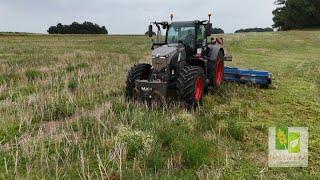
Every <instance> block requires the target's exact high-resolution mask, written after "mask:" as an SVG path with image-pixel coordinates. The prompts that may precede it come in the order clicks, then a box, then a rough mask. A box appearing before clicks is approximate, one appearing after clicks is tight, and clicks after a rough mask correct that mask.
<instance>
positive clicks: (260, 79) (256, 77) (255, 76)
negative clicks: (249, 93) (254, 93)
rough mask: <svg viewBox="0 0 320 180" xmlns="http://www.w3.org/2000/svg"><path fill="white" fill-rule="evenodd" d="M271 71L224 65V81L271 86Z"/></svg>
mask: <svg viewBox="0 0 320 180" xmlns="http://www.w3.org/2000/svg"><path fill="white" fill-rule="evenodd" d="M271 75H272V74H271V73H270V72H268V71H258V70H253V69H240V68H236V67H228V66H225V67H224V77H223V79H224V81H227V82H236V83H241V84H252V85H257V86H260V87H265V88H267V87H269V85H270V84H271Z"/></svg>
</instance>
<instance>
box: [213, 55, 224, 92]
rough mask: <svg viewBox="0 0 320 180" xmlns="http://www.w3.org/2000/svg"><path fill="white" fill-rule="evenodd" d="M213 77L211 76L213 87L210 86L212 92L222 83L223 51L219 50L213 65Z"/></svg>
mask: <svg viewBox="0 0 320 180" xmlns="http://www.w3.org/2000/svg"><path fill="white" fill-rule="evenodd" d="M213 74H214V78H213V83H212V85H213V87H211V90H212V92H213V93H214V92H216V91H217V90H218V89H219V88H220V87H221V85H222V83H223V76H224V61H223V52H222V51H220V52H219V54H218V56H217V59H216V62H215V65H214V71H213Z"/></svg>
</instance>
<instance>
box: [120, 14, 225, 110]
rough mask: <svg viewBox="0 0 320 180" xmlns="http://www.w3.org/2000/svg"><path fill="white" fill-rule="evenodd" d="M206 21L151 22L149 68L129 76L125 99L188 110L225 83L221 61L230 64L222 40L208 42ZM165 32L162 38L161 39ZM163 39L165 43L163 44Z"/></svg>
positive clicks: (134, 70) (137, 67) (134, 69)
mask: <svg viewBox="0 0 320 180" xmlns="http://www.w3.org/2000/svg"><path fill="white" fill-rule="evenodd" d="M208 16H209V18H208V20H203V21H200V20H195V21H181V22H173V21H172V18H173V16H172V15H171V22H170V23H169V22H167V21H164V22H152V23H150V25H149V27H148V34H149V37H150V38H152V36H153V34H154V32H153V27H154V26H155V27H156V28H157V37H156V42H155V41H154V40H153V39H152V47H151V49H152V55H151V56H152V64H146V63H141V64H136V65H134V66H133V67H132V68H131V69H130V70H129V72H128V76H127V81H126V92H125V96H126V99H127V100H129V101H131V100H133V101H135V100H138V101H148V102H151V101H160V102H161V103H166V102H168V100H171V99H178V100H179V101H181V102H183V104H185V105H186V106H187V107H189V108H195V107H197V106H199V104H201V102H202V100H203V96H204V94H205V93H207V92H213V93H214V92H216V91H217V90H218V89H219V88H220V87H221V85H222V83H223V80H224V61H227V60H228V61H230V58H231V57H229V56H226V54H225V50H224V49H223V46H222V44H223V39H218V38H217V39H216V40H213V39H209V37H210V36H211V31H212V24H211V22H210V17H211V13H209V15H208ZM161 31H165V32H166V34H165V37H164V36H162V35H161ZM162 39H164V40H162Z"/></svg>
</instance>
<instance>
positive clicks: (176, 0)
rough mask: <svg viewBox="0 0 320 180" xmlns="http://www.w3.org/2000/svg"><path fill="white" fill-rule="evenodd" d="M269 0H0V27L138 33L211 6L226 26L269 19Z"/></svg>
mask: <svg viewBox="0 0 320 180" xmlns="http://www.w3.org/2000/svg"><path fill="white" fill-rule="evenodd" d="M273 9H275V6H274V4H273V1H270V0H259V1H257V0H242V1H237V0H223V1H222V0H202V1H199V0H189V1H183V0H161V1H150V0H132V1H126V0H29V1H23V0H10V1H9V0H2V1H1V2H0V21H1V26H0V31H25V32H40V33H45V32H46V30H47V28H48V27H49V26H51V25H55V24H57V23H58V22H61V23H64V24H70V23H72V22H73V21H78V22H83V21H86V20H87V21H92V22H95V23H98V24H99V25H105V26H106V27H107V29H108V30H109V32H110V33H115V34H129V33H130V34H142V33H144V32H145V31H146V29H147V25H148V24H149V22H150V21H154V20H159V21H161V20H169V14H170V13H171V12H174V13H175V18H174V20H194V19H206V18H207V16H206V15H207V13H208V11H209V10H211V11H213V12H214V17H213V22H214V25H216V26H218V27H222V28H223V29H224V30H225V31H226V32H233V31H235V30H236V29H239V28H245V27H266V26H271V25H272V13H271V12H272V10H273Z"/></svg>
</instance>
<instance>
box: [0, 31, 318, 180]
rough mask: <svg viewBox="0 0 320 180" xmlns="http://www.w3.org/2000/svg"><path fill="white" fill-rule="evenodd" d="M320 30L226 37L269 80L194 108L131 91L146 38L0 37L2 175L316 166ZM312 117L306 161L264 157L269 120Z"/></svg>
mask: <svg viewBox="0 0 320 180" xmlns="http://www.w3.org/2000/svg"><path fill="white" fill-rule="evenodd" d="M318 34H319V33H318V31H291V32H281V33H249V34H234V35H224V38H225V42H226V47H227V49H228V51H229V52H230V53H232V54H233V56H234V62H231V63H228V65H231V66H239V67H245V68H254V69H267V70H269V71H271V72H272V73H273V76H274V79H273V85H272V87H271V88H270V89H258V88H255V87H249V86H242V85H235V84H224V86H223V87H222V89H221V90H220V91H219V92H218V93H217V94H215V95H208V96H207V97H206V98H205V101H204V105H203V106H202V107H201V108H200V110H198V111H196V112H186V111H185V110H184V109H183V108H181V106H180V105H179V104H173V105H171V106H170V107H169V108H161V107H150V106H147V105H144V104H135V103H126V102H125V101H124V98H123V96H124V82H125V80H126V72H127V70H128V69H129V68H130V67H131V66H132V65H133V64H134V63H137V62H150V60H149V59H148V57H149V55H150V50H149V48H150V43H148V42H149V41H148V39H147V38H145V37H143V36H137V37H132V36H131V37H129V36H128V37H125V36H95V35H92V36H71V35H68V36H39V35H29V36H8V35H6V36H0V42H1V44H0V84H1V86H0V87H1V88H0V92H1V96H0V103H1V106H0V114H1V116H0V142H1V148H0V154H1V157H2V158H1V159H0V165H1V167H2V168H1V169H0V172H1V174H2V177H3V178H16V177H29V178H39V177H41V178H49V177H56V178H61V177H63V178H75V177H81V178H110V179H111V178H123V179H127V178H133V177H135V178H154V177H158V178H182V177H184V178H187V177H188V178H200V179H202V178H219V177H220V178H259V177H262V178H276V177H281V178H292V177H294V176H297V177H310V178H312V177H316V176H319V173H318V172H319V171H320V169H319V167H320V164H319V162H320V161H319V160H320V157H319V153H320V152H319V147H320V143H319V135H318V133H317V132H319V130H320V129H319V127H320V126H319V120H320V112H319V109H320V108H319V89H318V88H319V87H318V86H317V84H316V82H317V80H318V79H319V74H320V72H319V71H320V70H319V68H316V67H317V66H318V65H319V62H318V59H317V58H318V57H319V49H320V47H319V44H320V43H319V42H320V37H319V35H318ZM277 124H284V125H287V126H307V127H309V147H310V148H309V151H310V155H309V167H308V168H290V170H289V171H288V170H287V169H281V168H280V169H277V168H268V167H267V153H268V147H267V136H268V134H267V132H268V131H267V129H268V127H270V126H275V125H277Z"/></svg>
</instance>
